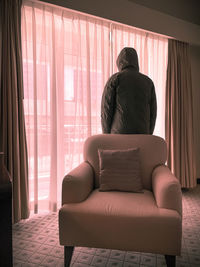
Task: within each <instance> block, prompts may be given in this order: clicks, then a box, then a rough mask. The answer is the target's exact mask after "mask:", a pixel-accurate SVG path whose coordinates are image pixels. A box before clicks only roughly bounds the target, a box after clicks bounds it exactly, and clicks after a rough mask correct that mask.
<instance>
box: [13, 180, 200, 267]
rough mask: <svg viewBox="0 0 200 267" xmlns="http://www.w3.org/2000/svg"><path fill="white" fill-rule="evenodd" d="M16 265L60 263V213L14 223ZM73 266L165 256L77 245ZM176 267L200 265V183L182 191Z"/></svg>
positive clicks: (146, 261) (119, 266) (159, 261)
mask: <svg viewBox="0 0 200 267" xmlns="http://www.w3.org/2000/svg"><path fill="white" fill-rule="evenodd" d="M13 249H14V267H18V266H20V267H46V266H48V267H50V266H51V267H61V266H63V247H61V246H60V245H59V241H58V216H57V213H49V214H40V215H34V216H32V217H31V218H30V219H28V220H25V221H22V222H20V223H17V224H15V225H14V226H13ZM71 266H72V267H88V266H90V267H92V266H96V267H103V266H106V267H139V266H140V267H142V266H143V267H144V266H150V267H156V266H157V267H161V266H166V264H165V260H164V256H162V255H156V254H150V253H134V252H125V251H118V250H106V249H95V248H82V247H76V248H75V252H74V255H73V258H72V263H71ZM176 266H177V267H193V266H194V267H195V266H196V267H197V266H200V185H198V186H197V187H196V188H195V189H192V190H189V191H185V192H183V242H182V256H181V257H177V264H176Z"/></svg>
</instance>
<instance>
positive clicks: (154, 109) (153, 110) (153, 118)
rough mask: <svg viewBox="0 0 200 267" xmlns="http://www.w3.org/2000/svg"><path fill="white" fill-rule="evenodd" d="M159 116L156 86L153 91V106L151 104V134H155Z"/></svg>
mask: <svg viewBox="0 0 200 267" xmlns="http://www.w3.org/2000/svg"><path fill="white" fill-rule="evenodd" d="M156 116H157V101H156V93H155V87H154V84H153V86H152V90H151V104H150V134H153V131H154V128H155V123H156Z"/></svg>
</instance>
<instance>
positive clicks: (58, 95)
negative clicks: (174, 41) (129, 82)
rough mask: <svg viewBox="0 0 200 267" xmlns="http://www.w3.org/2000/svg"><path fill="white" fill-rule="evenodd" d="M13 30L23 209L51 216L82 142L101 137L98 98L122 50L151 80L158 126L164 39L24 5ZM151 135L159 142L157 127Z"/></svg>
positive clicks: (162, 92) (69, 12) (86, 17)
mask: <svg viewBox="0 0 200 267" xmlns="http://www.w3.org/2000/svg"><path fill="white" fill-rule="evenodd" d="M21 30H22V52H23V69H24V91H25V93H24V108H25V120H26V132H27V141H28V157H29V188H30V201H31V208H32V209H34V211H35V212H38V210H41V209H43V210H44V209H46V210H49V209H50V210H54V211H55V210H56V209H57V207H59V205H60V200H61V183H62V179H63V177H64V175H65V174H66V173H67V172H69V171H70V170H71V169H72V168H74V167H76V166H77V165H78V164H79V163H80V162H81V161H82V160H83V156H82V151H83V143H84V141H85V139H86V138H87V137H88V136H90V135H92V134H98V133H101V123H100V108H101V97H102V92H103V89H104V85H105V83H106V81H107V80H108V78H109V77H110V75H111V74H112V72H111V70H113V72H115V71H117V69H116V64H115V62H116V58H117V55H118V53H119V51H120V50H121V49H122V48H123V47H124V46H133V47H134V48H135V49H136V50H137V51H138V54H139V60H140V70H141V72H143V73H146V74H147V75H149V76H150V77H151V78H152V79H153V81H154V83H155V87H156V92H157V96H158V97H159V99H158V101H161V103H160V106H159V107H158V109H159V110H158V114H161V115H160V117H161V118H160V119H159V120H160V122H164V117H163V116H164V115H163V114H164V113H163V112H164V111H163V103H164V102H163V101H164V95H165V73H166V58H167V39H166V38H163V37H159V36H157V35H153V34H149V33H146V32H144V31H140V30H138V29H134V28H132V27H128V26H125V25H119V24H117V23H114V22H112V23H111V22H110V21H107V20H103V19H100V18H96V17H92V16H89V15H84V14H82V13H78V12H75V11H72V10H68V9H63V8H59V7H54V6H52V5H46V4H43V3H39V2H38V3H36V2H32V1H24V4H23V7H22V28H21ZM110 37H112V38H110ZM160 125H161V124H160ZM156 127H157V128H156V133H155V134H157V135H161V136H163V132H162V131H163V124H162V125H161V126H159V122H158V126H156ZM159 127H160V128H159Z"/></svg>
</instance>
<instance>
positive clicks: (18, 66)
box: [0, 0, 29, 222]
mask: <svg viewBox="0 0 200 267" xmlns="http://www.w3.org/2000/svg"><path fill="white" fill-rule="evenodd" d="M0 5H1V6H0V7H1V8H0V10H1V11H0V12H1V25H2V47H1V50H2V51H1V52H2V55H1V85H0V89H1V91H0V95H1V100H0V101H1V104H0V140H1V142H0V146H1V147H0V150H1V151H3V152H4V154H5V166H6V167H7V169H8V171H9V173H10V174H11V177H12V183H13V222H18V221H19V220H21V219H26V218H28V217H29V193H28V157H27V147H26V134H25V121H24V110H23V72H22V57H21V5H22V3H21V0H3V1H1V4H0Z"/></svg>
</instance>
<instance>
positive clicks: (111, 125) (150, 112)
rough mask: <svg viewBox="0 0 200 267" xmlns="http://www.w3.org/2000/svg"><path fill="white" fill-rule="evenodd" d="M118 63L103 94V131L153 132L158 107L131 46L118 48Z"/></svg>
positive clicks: (125, 132)
mask: <svg viewBox="0 0 200 267" xmlns="http://www.w3.org/2000/svg"><path fill="white" fill-rule="evenodd" d="M117 65H118V68H119V70H120V71H119V72H118V73H116V74H114V75H113V76H112V77H111V78H110V79H109V80H108V82H107V84H106V86H105V89H104V93H103V97H102V106H101V119H102V129H103V132H104V133H115V134H152V133H153V130H154V126H155V119H156V107H157V105H156V96H155V89H154V84H153V82H152V80H151V79H150V78H149V77H147V76H145V75H143V74H141V73H140V72H139V66H138V59H137V53H136V51H135V50H134V49H133V48H124V49H123V50H122V51H121V53H120V55H119V57H118V61H117Z"/></svg>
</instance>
